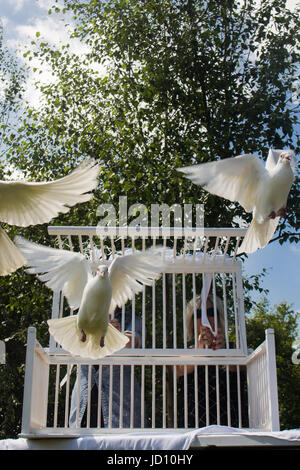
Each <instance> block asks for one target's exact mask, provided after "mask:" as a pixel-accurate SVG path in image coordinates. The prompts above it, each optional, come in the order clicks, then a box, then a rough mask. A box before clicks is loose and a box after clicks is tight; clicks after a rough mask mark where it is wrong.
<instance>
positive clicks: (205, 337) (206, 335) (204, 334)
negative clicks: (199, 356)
mask: <svg viewBox="0 0 300 470" xmlns="http://www.w3.org/2000/svg"><path fill="white" fill-rule="evenodd" d="M213 338H214V336H213V334H212V332H211V330H210V328H208V327H207V326H203V327H201V330H200V334H199V336H198V348H200V349H205V348H206V347H207V348H211V346H212V341H213Z"/></svg>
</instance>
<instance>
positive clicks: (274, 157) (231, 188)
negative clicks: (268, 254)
mask: <svg viewBox="0 0 300 470" xmlns="http://www.w3.org/2000/svg"><path fill="white" fill-rule="evenodd" d="M294 163H295V160H294V152H293V151H292V150H274V149H270V151H269V155H268V158H267V161H266V165H264V163H263V161H262V160H261V159H260V158H259V157H257V156H255V155H252V154H246V155H239V156H237V157H234V158H226V159H224V160H218V161H215V162H208V163H203V164H200V165H193V166H189V167H183V168H177V171H180V172H182V173H184V174H185V176H186V177H187V178H188V179H190V180H191V181H192V182H193V183H195V184H197V185H201V186H203V188H204V189H205V190H206V191H208V192H209V193H211V194H216V195H217V196H220V197H223V198H225V199H228V200H229V201H232V202H238V203H239V204H241V206H242V207H243V208H244V209H245V211H246V212H252V221H251V224H250V226H249V227H248V230H247V233H246V236H245V238H244V240H243V243H242V244H241V246H240V248H239V250H238V252H239V253H243V252H245V253H253V252H254V251H256V250H257V249H258V248H264V247H265V246H266V245H267V244H268V243H269V241H270V239H271V238H272V236H273V234H274V233H275V230H276V228H277V225H278V223H279V220H280V217H285V216H286V204H287V199H288V195H289V192H290V189H291V186H292V184H293V181H294V179H295V174H296V165H295V164H294Z"/></svg>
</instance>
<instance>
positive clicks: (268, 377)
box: [22, 226, 279, 437]
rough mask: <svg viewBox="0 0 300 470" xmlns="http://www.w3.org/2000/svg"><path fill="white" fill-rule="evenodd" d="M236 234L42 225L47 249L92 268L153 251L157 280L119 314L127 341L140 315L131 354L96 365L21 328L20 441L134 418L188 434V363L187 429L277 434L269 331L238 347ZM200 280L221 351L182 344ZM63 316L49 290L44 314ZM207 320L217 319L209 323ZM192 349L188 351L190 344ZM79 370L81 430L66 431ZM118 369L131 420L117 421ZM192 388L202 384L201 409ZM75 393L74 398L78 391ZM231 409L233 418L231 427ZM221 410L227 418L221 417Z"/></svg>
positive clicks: (239, 235) (240, 232)
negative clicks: (127, 316)
mask: <svg viewBox="0 0 300 470" xmlns="http://www.w3.org/2000/svg"><path fill="white" fill-rule="evenodd" d="M245 233H246V230H245V229H231V228H222V229H216V228H211V229H208V228H205V229H198V228H197V229H194V228H190V229H186V228H184V229H183V228H182V229H181V228H157V229H153V228H140V229H139V231H138V230H137V229H136V228H131V227H122V228H119V227H110V228H108V227H59V226H58V227H49V234H50V235H53V236H55V237H56V238H55V244H56V245H55V246H56V247H59V248H63V249H70V250H75V251H79V250H80V251H81V252H82V253H84V254H85V255H86V256H87V257H88V258H89V259H90V261H91V265H92V268H95V267H96V266H97V264H98V263H100V261H99V259H105V260H108V261H109V260H111V259H113V257H114V256H115V254H116V253H123V254H124V253H126V250H128V249H130V250H133V251H134V250H145V249H146V248H149V247H151V246H152V247H153V246H155V247H162V250H163V251H162V256H163V257H164V260H165V264H164V266H165V267H164V271H163V272H162V275H161V278H160V279H159V280H158V281H155V283H154V284H153V285H152V286H145V287H144V288H143V291H142V293H141V294H139V295H137V296H136V297H135V298H133V299H132V301H131V302H129V303H128V305H126V306H124V307H123V309H122V321H123V319H124V312H125V307H126V309H130V311H131V315H132V333H133V335H134V334H135V323H136V319H137V318H138V317H139V318H140V322H141V325H142V327H141V343H140V345H139V346H138V347H136V348H124V349H123V350H120V351H118V352H117V353H115V354H113V355H112V356H107V357H105V358H103V359H101V360H92V359H84V358H81V357H75V356H72V355H70V354H69V353H68V352H67V351H64V350H62V348H61V347H60V346H59V345H58V344H56V342H55V340H54V339H53V338H52V337H50V343H49V347H48V348H43V347H41V345H40V344H39V343H38V341H37V339H36V331H35V329H34V328H29V330H28V343H27V356H26V374H25V388H24V403H23V419H22V435H23V436H27V437H45V436H81V435H86V434H105V433H115V432H120V431H121V432H126V431H128V430H131V431H132V430H136V427H135V418H134V416H135V413H137V412H138V414H139V416H140V422H141V423H142V424H140V427H139V429H143V430H147V431H149V432H151V431H154V430H155V431H158V430H166V429H168V430H171V429H172V430H174V431H179V430H180V429H188V428H189V427H190V422H189V415H190V411H191V410H190V409H189V406H190V399H189V398H188V393H187V390H189V393H190V388H189V387H190V385H189V378H190V377H191V375H190V374H188V373H187V367H188V366H190V365H195V367H194V370H193V372H192V373H191V374H193V375H194V377H193V387H194V391H193V392H192V393H193V394H194V395H193V396H194V400H193V406H194V410H195V413H194V414H195V418H194V423H193V427H195V428H198V427H200V426H203V425H210V424H226V425H227V426H233V425H234V426H236V427H240V428H242V427H247V428H251V429H258V430H268V431H276V430H279V418H278V399H277V379H276V361H275V347H274V334H273V330H267V331H266V339H265V341H264V343H262V344H261V345H260V346H259V347H258V348H257V349H256V350H255V351H254V352H251V353H250V352H248V348H247V338H246V328H245V314H244V297H243V285H242V263H241V261H240V259H239V257H238V256H237V250H238V247H239V245H240V244H241V241H242V239H243V237H244V235H245ZM204 276H211V295H212V296H213V300H214V309H215V311H216V307H215V305H216V302H215V300H216V297H217V296H218V297H220V298H222V302H223V310H224V334H225V345H224V348H223V349H217V350H212V349H199V348H198V347H197V337H196V335H194V338H193V339H192V341H191V343H190V342H189V341H188V338H187V325H186V306H187V303H188V301H189V300H191V299H194V300H195V299H196V297H197V296H198V295H199V294H201V290H202V286H203V281H204ZM194 310H195V309H194ZM70 314H71V315H72V314H73V312H72V311H70V310H69V308H68V305H67V302H66V301H65V300H64V298H63V296H62V294H61V292H56V293H54V295H53V307H52V314H51V313H49V317H52V318H59V317H61V316H65V315H70ZM215 320H216V322H217V317H215ZM195 321H196V312H194V322H195ZM121 323H122V322H121ZM194 324H195V323H194ZM123 326H124V325H123ZM216 328H217V325H216ZM194 331H196V328H194ZM191 345H192V346H194V347H190V346H191ZM83 365H87V367H88V370H89V382H88V400H87V408H86V416H87V417H86V423H85V424H84V426H83V425H82V423H79V422H78V421H76V426H75V427H70V425H69V413H70V399H71V392H72V388H73V385H74V380H75V377H76V375H77V376H80V370H81V367H82V366H83ZM94 365H98V366H99V369H98V370H99V373H98V406H97V419H96V425H93V426H92V425H91V417H92V413H94V411H93V410H92V407H91V385H90V376H91V370H92V367H93V366H94ZM126 366H127V367H128V366H129V367H130V370H131V385H130V391H129V395H130V410H129V414H130V416H129V421H127V424H126V425H124V420H123V417H124V416H125V410H124V407H123V396H124V395H123V393H122V390H123V388H122V387H123V386H124V381H123V380H124V370H125V368H126ZM179 366H182V367H183V369H182V370H183V373H182V375H181V380H180V383H181V388H180V385H179V380H178V377H177V367H179ZM105 367H106V370H109V375H108V377H109V379H108V380H109V387H108V389H109V393H112V390H113V384H112V381H113V378H114V373H113V370H117V371H118V372H117V373H118V374H120V378H119V383H120V404H119V405H120V408H119V422H118V426H115V425H113V423H112V414H113V410H112V401H111V399H110V397H109V401H108V403H109V408H108V411H107V413H108V423H107V424H106V425H105V427H104V425H103V422H102V420H101V416H102V400H103V396H102V370H104V368H105ZM114 368H115V369H114ZM116 368H118V369H116ZM210 371H213V380H214V392H213V393H214V403H213V407H214V418H213V420H212V418H211V409H212V398H211V392H210V387H211V383H210V380H211V375H210ZM200 374H201V377H202V379H201V381H199V376H200ZM134 376H136V377H137V380H138V383H139V394H140V395H139V398H140V402H139V403H140V404H139V409H138V410H136V409H135V408H134V406H135V398H134V393H135V391H134V386H133V377H134ZM221 377H222V380H223V382H224V383H223V385H224V386H225V389H226V393H225V395H226V396H225V398H224V392H223V391H221V388H220V382H221ZM232 377H234V387H235V404H234V405H233V404H232V399H231V398H232V383H233V382H232V380H233V379H232ZM242 377H243V378H244V379H243V380H242ZM105 380H107V375H106V379H105ZM230 381H231V382H230ZM78 383H79V382H78ZM199 387H203V393H202V392H201V393H202V395H201V396H202V398H201V403H200V401H199V400H200V399H199V390H198V388H199ZM179 388H180V390H179ZM179 392H180V393H179ZM77 393H78V397H79V387H78V391H77ZM124 393H125V392H124ZM126 393H128V391H126ZM230 394H231V395H230ZM78 403H79V398H78ZM233 406H234V407H235V410H234V412H235V416H236V421H235V422H234V423H233V421H232V414H233V410H232V407H233ZM200 407H201V410H202V412H203V413H202V414H203V420H204V424H203V420H202V421H199V408H200ZM224 408H226V422H224V421H222V416H223V415H224V413H223V412H224ZM245 410H246V417H245Z"/></svg>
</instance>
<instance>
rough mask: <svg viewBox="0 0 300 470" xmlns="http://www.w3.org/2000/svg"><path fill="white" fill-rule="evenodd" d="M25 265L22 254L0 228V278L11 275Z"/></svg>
mask: <svg viewBox="0 0 300 470" xmlns="http://www.w3.org/2000/svg"><path fill="white" fill-rule="evenodd" d="M25 263H26V259H25V258H24V256H23V255H22V253H21V252H20V251H19V250H18V248H17V247H16V246H15V245H14V243H13V242H12V241H11V240H10V238H9V237H8V236H7V235H6V233H5V232H4V230H3V229H2V228H1V227H0V276H6V275H7V274H11V273H13V272H14V271H16V270H17V269H19V268H21V266H23V265H24V264H25Z"/></svg>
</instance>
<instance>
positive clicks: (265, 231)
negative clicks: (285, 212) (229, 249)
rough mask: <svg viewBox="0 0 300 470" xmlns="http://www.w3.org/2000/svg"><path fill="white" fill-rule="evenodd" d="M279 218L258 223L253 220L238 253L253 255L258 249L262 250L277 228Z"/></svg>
mask: <svg viewBox="0 0 300 470" xmlns="http://www.w3.org/2000/svg"><path fill="white" fill-rule="evenodd" d="M278 222H279V217H276V218H275V219H268V220H265V221H264V222H262V223H258V222H257V220H256V219H253V220H252V222H251V224H250V225H249V228H248V230H247V233H246V236H245V238H244V240H243V243H242V244H241V246H240V248H239V250H238V253H244V252H245V253H254V251H256V250H257V249H258V248H264V247H265V246H266V245H267V244H268V243H269V241H270V240H271V238H272V236H273V235H274V232H275V230H276V228H277V225H278Z"/></svg>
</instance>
